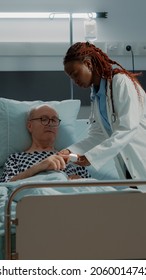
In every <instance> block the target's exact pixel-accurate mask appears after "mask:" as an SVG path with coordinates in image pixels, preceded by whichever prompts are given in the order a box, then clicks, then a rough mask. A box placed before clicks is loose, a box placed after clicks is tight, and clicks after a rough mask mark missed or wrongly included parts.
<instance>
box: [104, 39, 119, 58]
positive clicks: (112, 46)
mask: <svg viewBox="0 0 146 280" xmlns="http://www.w3.org/2000/svg"><path fill="white" fill-rule="evenodd" d="M121 51H122V50H121V43H120V42H107V54H108V55H109V56H115V55H121Z"/></svg>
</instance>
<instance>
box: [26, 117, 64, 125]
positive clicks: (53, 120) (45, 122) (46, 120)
mask: <svg viewBox="0 0 146 280" xmlns="http://www.w3.org/2000/svg"><path fill="white" fill-rule="evenodd" d="M37 120H38V121H40V122H41V124H42V125H44V126H47V125H49V126H50V127H58V126H59V125H60V122H61V120H60V119H58V118H57V117H53V118H48V117H40V118H34V119H30V121H37Z"/></svg>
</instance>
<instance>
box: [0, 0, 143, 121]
mask: <svg viewBox="0 0 146 280" xmlns="http://www.w3.org/2000/svg"><path fill="white" fill-rule="evenodd" d="M12 2H13V3H12ZM34 7H35V9H34ZM145 10H146V1H145V0H140V1H137V0H132V1H131V0H122V1H120V0H118V1H117V0H108V1H107V0H102V1H101V0H99V1H98V0H90V1H87V0H80V1H68V0H60V1H58V0H54V1H51V0H48V1H46V0H25V1H22V0H19V1H18V0H13V1H11V0H5V1H3V0H0V11H1V12H6V11H7V12H10V11H21V12H25V11H27V12H32V11H35V12H46V11H58V12H59V11H65V12H73V11H74V12H79V11H83V12H86V11H89V12H91V11H106V12H108V18H107V19H97V41H99V42H126V43H127V44H128V43H129V42H136V43H139V44H140V43H141V42H145V40H146V29H145V26H146V17H145ZM69 35H70V34H69V22H68V20H62V19H61V20H56V21H55V20H53V21H50V20H49V21H48V20H40V19H35V20H34V19H27V20H26V19H19V20H18V19H9V20H8V19H3V20H2V19H0V92H1V96H2V97H7V98H15V99H19V100H26V99H28V100H32V99H43V100H45V99H50V100H52V99H57V100H61V99H64V98H65V99H66V98H70V81H69V79H68V77H66V76H65V74H64V72H63V64H62V60H63V55H53V56H50V55H48V56H47V55H46V56H44V55H42V54H41V55H36V56H35V55H26V54H24V55H14V54H11V49H10V48H9V43H18V42H20V43H23V44H24V46H25V49H26V52H27V51H28V50H27V48H29V47H30V45H29V44H31V43H36V44H37V43H38V42H39V43H49V42H50V43H52V42H54V43H56V42H58V43H60V42H61V43H66V42H68V43H69ZM80 40H83V41H84V40H85V38H84V22H83V20H74V21H73V41H74V42H76V41H80ZM2 43H7V54H6V53H4V54H3V53H1V44H2ZM27 43H28V44H27ZM64 53H65V51H64ZM111 58H112V59H115V60H117V61H118V62H119V63H121V64H122V65H123V66H124V67H126V68H127V69H129V70H131V69H132V62H131V61H132V60H131V55H130V53H129V54H127V55H121V54H120V55H119V56H117V55H116V56H114V55H112V57H111ZM135 70H138V71H142V72H143V76H142V77H141V78H140V79H141V81H142V84H143V86H144V88H145V89H146V82H145V81H146V78H145V77H146V56H145V55H135ZM54 81H55V82H54ZM56 81H57V83H56ZM74 98H81V101H82V105H83V108H82V112H81V115H80V116H84V115H85V116H86V114H88V113H87V111H88V106H89V90H87V91H86V90H82V89H79V88H77V87H76V86H74Z"/></svg>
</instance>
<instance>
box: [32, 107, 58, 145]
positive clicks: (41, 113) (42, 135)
mask: <svg viewBox="0 0 146 280" xmlns="http://www.w3.org/2000/svg"><path fill="white" fill-rule="evenodd" d="M59 123H60V120H59V117H58V114H57V112H56V111H55V110H54V109H53V108H51V107H49V106H47V105H43V106H39V107H37V108H35V109H34V110H32V112H31V113H30V117H29V121H28V126H27V127H28V130H29V132H30V134H31V136H32V139H33V141H37V142H40V143H41V142H42V141H44V140H47V141H48V143H49V144H51V145H52V144H53V143H54V142H55V139H56V135H57V132H58V127H59Z"/></svg>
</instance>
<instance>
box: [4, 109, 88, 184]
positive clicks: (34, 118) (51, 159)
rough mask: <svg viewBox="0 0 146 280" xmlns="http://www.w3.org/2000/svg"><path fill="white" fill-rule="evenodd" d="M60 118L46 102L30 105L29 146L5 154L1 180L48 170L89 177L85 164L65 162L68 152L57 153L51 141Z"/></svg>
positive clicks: (28, 122)
mask: <svg viewBox="0 0 146 280" xmlns="http://www.w3.org/2000/svg"><path fill="white" fill-rule="evenodd" d="M60 122H61V120H60V119H59V116H58V114H57V112H56V111H55V110H54V109H53V108H51V107H49V106H47V105H41V106H38V107H36V108H34V109H32V110H31V111H30V113H29V115H28V119H27V129H28V131H29V133H30V135H31V138H32V143H31V146H30V147H29V148H28V149H27V150H26V151H24V152H19V153H14V154H11V155H10V156H9V157H8V159H7V161H6V163H5V166H4V172H3V174H2V177H1V179H0V181H1V182H7V181H16V180H20V179H25V178H29V177H31V176H34V175H36V174H38V173H40V172H44V171H49V170H54V171H59V170H60V171H62V172H65V174H66V175H67V177H68V179H78V178H89V177H90V175H89V173H88V171H87V170H86V168H84V167H81V166H78V165H75V164H73V163H70V162H68V156H64V155H61V154H57V151H56V150H55V147H54V143H55V139H56V136H57V132H58V128H59V124H60ZM67 162H68V163H67Z"/></svg>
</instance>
